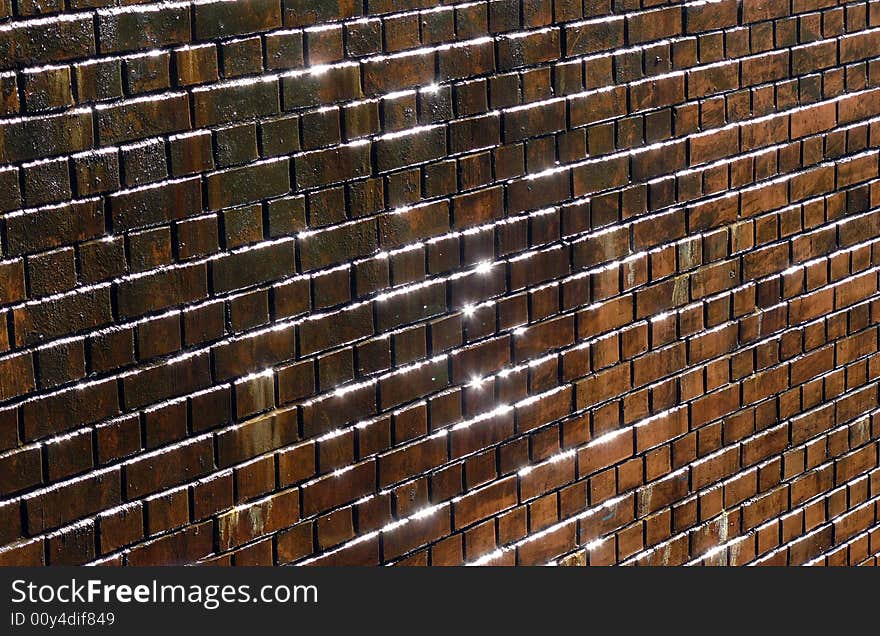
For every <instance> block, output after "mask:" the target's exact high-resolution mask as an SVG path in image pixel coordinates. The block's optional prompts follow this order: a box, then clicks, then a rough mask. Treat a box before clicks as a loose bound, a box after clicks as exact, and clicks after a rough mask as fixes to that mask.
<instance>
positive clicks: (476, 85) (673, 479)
mask: <svg viewBox="0 0 880 636" xmlns="http://www.w3.org/2000/svg"><path fill="white" fill-rule="evenodd" d="M67 4H68V7H69V8H67V9H64V8H63V3H44V4H40V5H39V7H36V5H34V4H33V3H31V2H21V1H19V2H6V3H2V2H0V321H2V324H3V328H2V329H0V564H2V565H56V564H84V563H96V564H98V563H105V564H131V565H148V564H184V563H186V564H189V563H202V564H218V565H221V564H225V565H253V564H287V563H293V564H307V565H355V564H358V565H361V564H364V565H379V564H402V565H407V564H423V565H424V564H429V565H459V564H474V563H477V564H492V565H513V564H522V565H526V564H544V563H548V562H549V563H556V564H562V565H584V564H589V565H610V564H627V565H675V564H684V563H690V564H704V565H744V564H775V565H800V564H806V563H809V564H824V565H845V564H849V565H857V564H858V565H861V564H865V565H878V564H880V446H878V444H880V403H878V390H880V340H878V337H880V331H878V324H880V278H878V277H880V236H878V234H880V215H878V211H877V210H878V207H880V1H878V0H860V1H857V2H850V3H839V4H834V3H827V2H809V1H807V2H797V3H793V4H791V3H788V2H783V1H781V0H709V1H704V0H701V1H688V2H670V3H666V4H663V5H658V4H657V3H654V2H643V3H609V2H593V1H584V2H580V0H574V1H572V0H553V1H551V0H536V1H530V2H515V1H511V0H477V1H475V2H473V1H472V2H456V1H455V0H443V1H441V0H404V1H400V2H399V1H395V2H390V1H387V0H378V1H375V0H369V1H368V2H360V1H355V0H310V1H306V0H195V1H194V2H188V1H183V2H170V3H167V2H166V3H161V4H156V3H149V2H142V1H140V0H134V1H131V2H126V3H124V4H126V5H127V6H123V7H119V6H115V5H116V4H118V3H116V2H110V1H109V0H90V1H89V2H82V3H80V2H77V3H67ZM35 7H36V8H35Z"/></svg>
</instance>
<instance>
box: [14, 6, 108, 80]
mask: <svg viewBox="0 0 880 636" xmlns="http://www.w3.org/2000/svg"><path fill="white" fill-rule="evenodd" d="M94 53H95V32H94V23H93V21H92V16H90V15H87V14H67V15H64V16H61V17H60V18H59V19H56V20H52V19H49V20H47V19H45V18H36V19H32V20H21V21H16V22H15V23H11V24H9V25H6V26H4V28H3V29H2V30H0V59H2V60H3V61H2V62H0V70H5V69H8V68H16V67H21V66H41V65H44V64H48V63H51V62H61V61H64V60H70V59H74V58H79V57H89V56H90V55H94Z"/></svg>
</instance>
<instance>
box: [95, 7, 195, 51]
mask: <svg viewBox="0 0 880 636" xmlns="http://www.w3.org/2000/svg"><path fill="white" fill-rule="evenodd" d="M189 38H190V10H189V5H188V4H186V3H182V2H181V3H177V4H173V3H169V4H166V5H145V6H144V5H142V6H137V7H120V8H118V9H117V8H114V9H108V10H105V11H99V12H98V41H99V42H100V44H101V52H102V53H118V52H120V51H131V50H135V49H147V48H158V47H162V46H167V45H169V44H184V43H186V42H188V41H189Z"/></svg>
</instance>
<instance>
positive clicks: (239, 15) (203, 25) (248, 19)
mask: <svg viewBox="0 0 880 636" xmlns="http://www.w3.org/2000/svg"><path fill="white" fill-rule="evenodd" d="M193 8H194V12H193V18H194V20H195V35H196V38H198V39H199V40H215V39H219V38H224V37H230V36H233V35H243V34H247V33H256V32H260V31H268V30H270V29H277V28H279V27H280V26H281V4H280V2H279V1H278V0H247V1H246V2H230V1H226V0H222V1H221V2H197V3H195V4H194V5H193Z"/></svg>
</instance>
